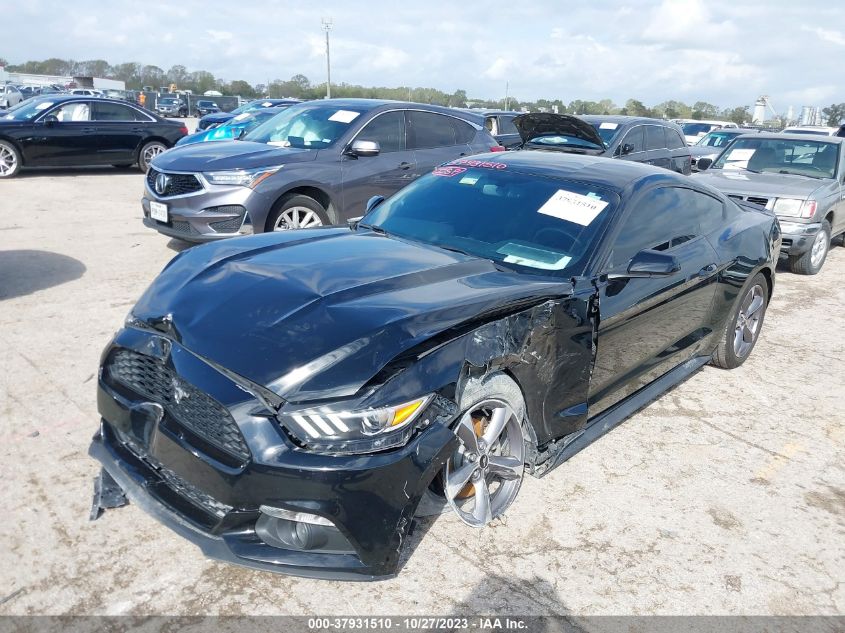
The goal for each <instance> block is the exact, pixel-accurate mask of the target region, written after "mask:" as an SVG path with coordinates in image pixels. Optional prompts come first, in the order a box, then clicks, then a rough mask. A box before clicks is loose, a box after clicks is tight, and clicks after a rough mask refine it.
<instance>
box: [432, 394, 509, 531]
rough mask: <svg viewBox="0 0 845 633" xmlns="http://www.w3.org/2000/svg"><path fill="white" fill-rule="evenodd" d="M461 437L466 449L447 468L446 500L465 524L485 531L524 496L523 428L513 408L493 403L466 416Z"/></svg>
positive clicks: (485, 403) (496, 401)
mask: <svg viewBox="0 0 845 633" xmlns="http://www.w3.org/2000/svg"><path fill="white" fill-rule="evenodd" d="M455 433H456V435H457V436H458V440H459V441H460V443H461V445H460V447H459V448H458V450H457V451H456V452H455V453H454V455H452V457H451V458H450V459H449V461H448V462H447V463H446V469H445V492H446V499H447V501H448V502H449V505H451V506H452V509H453V510H455V512H456V513H457V514H458V516H459V517H460V519H461V520H462V521H463V522H464V523H466V524H468V525H471V526H473V527H482V526H484V525H487V524H488V523H490V521H492V520H493V519H495V518H496V517H498V516H501V515H502V514H504V512H505V510H506V509H507V508H508V506H510V504H511V503H512V502H513V500H514V499H515V498H516V494H517V492H519V486H520V484H521V483H522V475H523V471H524V462H525V443H524V441H523V438H522V427H521V423H520V420H519V419H518V418H517V416H516V414H515V413H514V411H513V409H511V407H510V406H508V405H507V404H505V403H504V402H502V401H500V400H487V401H485V402H482V403H480V404H478V405H476V406H475V407H473V409H472V410H471V411H468V412H467V413H465V414H464V415H463V417H462V418H461V421H460V422H459V423H458V426H457V427H456V429H455Z"/></svg>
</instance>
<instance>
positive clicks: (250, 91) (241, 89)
mask: <svg viewBox="0 0 845 633" xmlns="http://www.w3.org/2000/svg"><path fill="white" fill-rule="evenodd" d="M226 92H228V93H229V94H233V95H240V96H241V97H245V98H247V99H252V98H253V97H255V96H256V92H255V88H253V87H252V86H251V85H249V83H248V82H246V81H244V80H243V79H236V80H235V81H233V82H232V83H230V84H229V85H228V86H227V87H226Z"/></svg>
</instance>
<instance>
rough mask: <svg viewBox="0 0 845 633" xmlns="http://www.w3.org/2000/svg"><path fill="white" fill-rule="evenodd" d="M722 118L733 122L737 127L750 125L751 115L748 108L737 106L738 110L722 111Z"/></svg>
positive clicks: (728, 109)
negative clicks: (744, 124) (745, 124)
mask: <svg viewBox="0 0 845 633" xmlns="http://www.w3.org/2000/svg"><path fill="white" fill-rule="evenodd" d="M722 117H723V118H725V119H727V120H728V121H733V122H734V123H736V124H737V125H742V124H743V123H748V121H749V120H750V119H751V115H750V114H749V113H748V106H737V107H736V108H725V109H724V110H723V111H722Z"/></svg>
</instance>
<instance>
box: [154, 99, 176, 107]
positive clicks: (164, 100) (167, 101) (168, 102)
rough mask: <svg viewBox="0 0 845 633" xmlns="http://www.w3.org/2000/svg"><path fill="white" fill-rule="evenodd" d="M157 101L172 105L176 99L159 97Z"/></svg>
mask: <svg viewBox="0 0 845 633" xmlns="http://www.w3.org/2000/svg"><path fill="white" fill-rule="evenodd" d="M158 102H159V103H160V104H161V105H173V104H174V103H176V99H174V98H173V97H164V98H162V99H159V100H158Z"/></svg>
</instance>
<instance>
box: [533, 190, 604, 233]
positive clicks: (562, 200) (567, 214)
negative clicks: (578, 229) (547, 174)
mask: <svg viewBox="0 0 845 633" xmlns="http://www.w3.org/2000/svg"><path fill="white" fill-rule="evenodd" d="M606 206H607V202H605V201H604V200H600V199H599V198H596V197H595V196H583V195H581V194H580V193H573V192H571V191H566V190H565V189H558V190H557V191H556V192H555V193H554V194H553V195H552V197H551V198H549V199H548V200H547V201H546V203H545V204H544V205H543V206H542V207H540V208H539V209H537V213H542V214H543V215H550V216H552V217H554V218H558V219H559V220H566V221H567V222H574V223H575V224H580V225H581V226H589V225H590V223H591V222H592V221H593V220H595V219H596V217H598V214H599V213H601V212H602V211H603V210H604V208H605V207H606Z"/></svg>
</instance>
